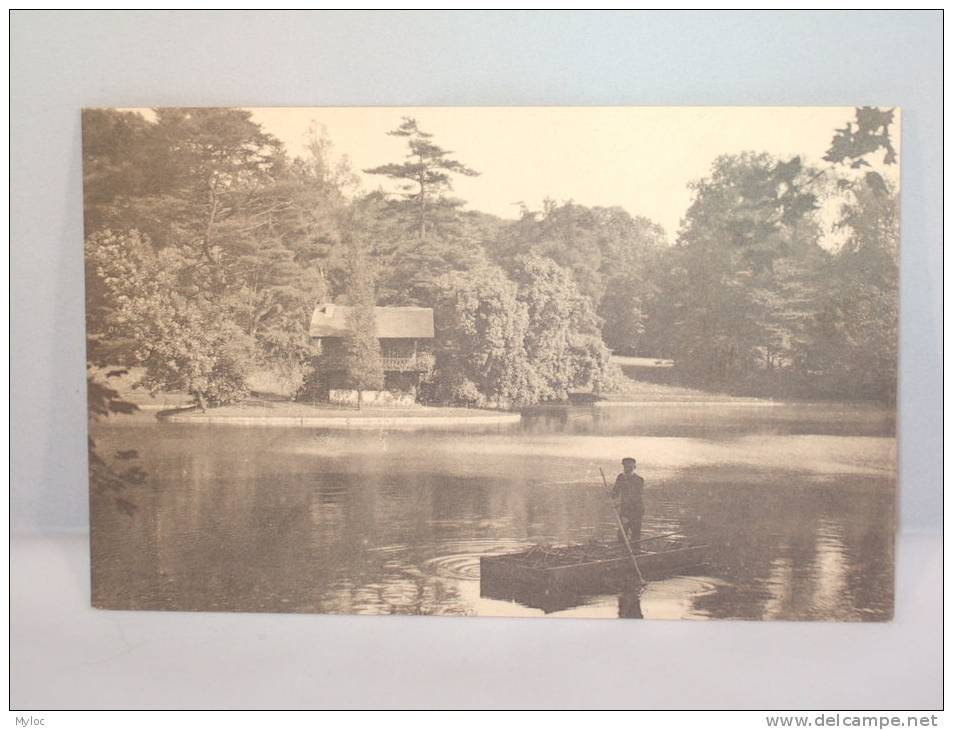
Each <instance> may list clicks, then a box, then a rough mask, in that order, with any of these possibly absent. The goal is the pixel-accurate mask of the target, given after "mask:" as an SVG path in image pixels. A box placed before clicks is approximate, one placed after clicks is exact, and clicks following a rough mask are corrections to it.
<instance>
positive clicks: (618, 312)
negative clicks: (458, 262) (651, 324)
mask: <svg viewBox="0 0 953 730" xmlns="http://www.w3.org/2000/svg"><path fill="white" fill-rule="evenodd" d="M487 247H488V248H489V249H490V251H491V256H493V257H494V258H495V259H496V260H497V261H498V262H500V263H501V264H502V265H503V266H504V267H505V268H507V270H509V271H513V270H514V269H515V268H516V267H517V266H518V261H519V260H520V259H521V258H523V257H525V256H528V255H533V256H541V257H544V258H547V259H550V260H552V261H553V262H555V263H556V264H558V265H559V266H561V267H563V268H566V269H568V270H569V271H571V272H572V276H573V278H574V280H575V282H576V286H577V287H578V289H579V291H580V293H581V294H583V295H585V296H587V297H588V298H589V299H590V300H591V301H592V302H593V304H594V305H595V306H596V307H597V310H598V311H599V314H600V315H601V316H602V317H603V326H602V334H603V337H604V339H605V341H606V343H607V344H608V345H609V347H611V348H613V349H618V350H632V349H635V348H636V347H637V346H638V340H639V336H640V335H641V333H642V321H641V320H642V319H644V314H642V312H643V310H644V309H645V307H646V306H647V304H646V301H647V299H648V298H649V297H650V296H651V295H652V293H653V287H652V286H651V284H650V283H649V282H648V280H647V277H648V276H649V272H650V269H651V267H652V266H653V265H654V263H655V261H656V260H657V259H658V256H659V255H660V253H661V252H662V251H663V250H664V249H665V248H666V242H665V234H664V231H663V230H662V228H661V227H660V226H658V225H657V224H655V223H652V222H651V221H650V220H648V219H646V218H642V217H633V216H631V215H629V214H628V213H627V212H626V211H624V210H622V209H621V208H600V207H596V208H587V207H585V206H581V205H577V204H575V203H572V202H568V203H564V204H562V205H558V204H556V203H555V201H552V200H547V201H545V202H544V206H543V210H542V211H540V212H534V211H531V210H529V209H526V208H524V210H523V215H522V217H521V218H520V220H518V221H516V222H515V223H513V224H511V225H509V226H508V227H506V228H504V229H503V230H502V231H501V233H500V234H499V236H498V237H497V239H496V241H495V242H493V243H491V244H488V245H487Z"/></svg>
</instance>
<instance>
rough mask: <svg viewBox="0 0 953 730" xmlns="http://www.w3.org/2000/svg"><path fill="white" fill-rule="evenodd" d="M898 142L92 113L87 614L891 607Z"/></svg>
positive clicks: (857, 127) (854, 126) (713, 122)
mask: <svg viewBox="0 0 953 730" xmlns="http://www.w3.org/2000/svg"><path fill="white" fill-rule="evenodd" d="M899 140H900V110H899V109H896V108H887V107H879V108H873V107H849V106H848V107H818V108H807V107H803V108H802V107H796V108H795V107H792V108H777V107H772V108H754V107H737V108H716V107H710V108H709V107H699V108H690V107H679V108H662V107H659V108H626V107H616V108H584V107H583V108H545V107H544V108H534V107H523V108H248V109H238V108H235V109H231V108H154V109H87V110H85V111H84V112H83V164H84V169H83V172H84V184H85V191H84V198H85V200H84V202H85V257H86V272H87V275H86V294H87V301H86V307H87V376H88V385H89V415H90V423H89V428H90V521H91V525H90V526H91V536H92V537H91V539H92V603H93V605H94V606H97V607H101V608H110V609H149V610H154V609H168V610H196V611H261V612H313V613H357V614H432V615H468V616H470V615H473V616H576V617H605V618H609V617H623V618H647V619H755V620H769V619H782V620H824V621H885V620H889V619H891V618H892V616H893V606H894V526H895V520H896V483H897V479H896V477H897V472H896V453H897V450H896V419H895V409H896V380H897V304H898V290H897V288H898V248H899V207H898V201H899V182H900V159H899V155H900V142H899Z"/></svg>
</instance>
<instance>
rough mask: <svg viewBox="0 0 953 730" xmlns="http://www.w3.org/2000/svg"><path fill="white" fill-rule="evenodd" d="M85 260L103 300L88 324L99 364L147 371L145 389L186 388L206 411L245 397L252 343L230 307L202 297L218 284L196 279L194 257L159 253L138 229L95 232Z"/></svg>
mask: <svg viewBox="0 0 953 730" xmlns="http://www.w3.org/2000/svg"><path fill="white" fill-rule="evenodd" d="M86 258H87V267H88V277H90V278H95V280H96V281H97V282H98V286H97V289H98V290H99V291H100V292H101V301H102V302H103V303H104V304H103V306H101V307H96V306H92V307H91V308H90V309H89V311H88V319H87V321H88V324H87V327H88V329H89V332H90V334H91V335H92V340H93V342H94V343H98V344H96V346H95V347H96V349H97V357H98V358H99V359H100V360H101V361H103V362H112V363H114V364H119V365H127V366H129V365H141V366H144V367H145V370H146V373H145V376H144V378H143V380H142V382H141V384H142V386H143V387H145V388H147V389H149V391H150V392H152V393H156V392H159V391H162V390H182V391H185V392H187V393H189V394H190V395H192V396H194V397H195V399H196V401H197V402H198V404H199V405H200V406H201V407H202V408H205V407H206V406H207V405H219V404H224V403H229V402H232V401H235V400H238V399H240V398H242V397H244V396H245V395H246V394H247V391H248V389H247V384H246V379H247V376H248V373H249V370H250V369H251V366H252V364H253V362H254V344H253V341H252V340H251V339H250V338H249V337H248V335H247V334H246V333H245V332H243V331H242V330H241V328H240V327H239V326H238V325H237V324H235V321H234V319H235V318H234V312H233V311H231V310H230V308H229V306H228V304H227V303H226V302H222V301H219V300H218V299H216V298H215V297H210V296H207V295H206V294H205V293H204V292H207V291H209V290H210V289H212V287H211V286H208V285H203V281H202V280H200V279H199V280H197V279H196V278H195V271H194V269H195V263H194V261H193V260H190V259H189V258H188V257H184V256H183V255H182V254H181V253H180V252H179V251H178V250H176V249H174V248H171V247H170V248H166V249H163V250H161V251H155V250H154V249H153V247H152V246H151V244H150V243H149V242H148V240H147V239H145V238H144V237H142V236H140V235H139V234H138V233H137V232H135V231H132V232H130V233H129V234H125V235H114V234H112V233H110V232H108V231H106V232H102V233H97V234H93V235H92V236H90V237H89V238H88V239H87V243H86ZM186 283H187V285H186Z"/></svg>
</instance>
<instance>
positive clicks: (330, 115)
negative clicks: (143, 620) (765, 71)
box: [251, 107, 900, 240]
mask: <svg viewBox="0 0 953 730" xmlns="http://www.w3.org/2000/svg"><path fill="white" fill-rule="evenodd" d="M251 111H252V113H253V117H254V120H255V121H257V122H259V123H260V124H261V125H262V128H263V129H264V130H265V131H267V132H270V133H271V134H273V135H275V136H276V137H278V138H279V139H281V140H282V141H283V142H284V143H285V145H286V146H287V149H288V151H289V152H290V153H291V154H292V155H296V154H300V153H301V152H302V150H303V143H304V140H305V137H306V134H307V130H308V127H309V126H310V124H311V123H312V121H313V122H316V123H318V124H319V125H324V127H325V128H326V129H327V133H328V136H329V137H330V139H331V141H332V142H333V144H334V151H333V154H334V156H335V157H338V156H340V155H347V156H348V157H349V158H350V160H351V163H352V166H353V168H354V171H355V172H357V173H358V174H359V175H360V176H361V178H362V184H363V186H364V188H365V189H367V190H373V189H376V188H378V187H384V188H385V189H388V190H391V189H394V187H393V184H392V183H391V182H390V181H388V180H387V179H386V178H384V177H381V176H375V175H364V174H363V173H361V170H363V169H364V168H369V167H374V166H376V165H380V164H384V163H387V162H397V161H400V160H401V159H403V156H404V154H405V152H406V140H405V139H403V138H401V137H391V136H388V135H387V132H388V131H390V130H392V129H394V128H395V127H397V126H398V125H399V124H400V121H401V117H402V116H411V117H414V118H416V119H417V122H418V124H419V125H420V127H421V128H422V129H424V130H425V131H428V132H431V133H432V134H433V135H434V138H433V141H434V142H435V143H436V144H438V145H440V146H442V147H444V148H446V149H450V150H453V152H454V157H456V158H457V159H459V160H460V161H461V162H463V163H465V164H467V165H468V166H470V167H472V168H474V169H476V170H478V171H479V172H480V173H481V175H480V176H479V177H475V178H466V177H459V178H457V179H456V181H455V184H454V188H455V194H456V195H458V196H459V197H461V198H463V199H464V200H466V201H467V207H468V208H471V209H476V210H482V211H485V212H488V213H494V214H496V215H498V216H501V217H504V218H515V217H517V215H518V212H519V207H518V205H515V203H517V202H518V201H521V200H522V201H525V202H526V204H527V205H529V206H530V207H531V208H533V209H539V208H541V207H542V206H541V203H542V201H543V199H544V198H546V197H551V198H554V199H555V200H557V201H558V202H563V201H565V200H570V199H572V200H574V201H575V202H577V203H580V204H583V205H587V206H593V205H602V206H613V205H618V206H621V207H622V208H625V209H626V210H627V211H628V212H629V213H631V214H633V215H643V216H646V217H647V218H650V219H652V220H654V221H656V222H658V223H661V224H662V226H664V228H665V230H666V233H667V234H668V237H669V239H670V240H672V239H674V236H675V233H676V232H677V230H678V225H679V221H680V219H681V217H682V216H683V215H684V213H685V211H686V210H687V208H688V205H689V203H690V202H691V192H690V191H689V190H688V188H687V187H686V186H687V184H688V182H689V181H691V180H693V179H696V178H699V177H704V176H706V175H707V174H708V173H709V170H710V167H711V163H712V161H713V160H714V159H715V157H717V156H718V155H720V154H726V153H733V152H741V151H745V150H754V151H758V152H761V151H764V152H769V153H771V154H773V155H775V156H778V157H790V156H793V155H796V154H800V155H801V156H802V158H804V159H805V160H807V161H813V162H817V163H820V162H821V157H822V156H823V154H824V153H825V151H826V150H827V148H828V147H829V146H830V141H831V136H832V135H833V133H834V130H835V129H836V128H838V127H843V126H844V124H845V123H846V122H847V121H851V120H853V118H854V109H853V107H499V108H493V107H419V108H412V107H398V108H392V107H363V108H354V107H351V108H345V107H312V108H291V107H287V108H262V109H252V110H251ZM899 118H900V115H899V110H898V111H897V113H896V115H895V120H896V122H897V123H896V124H894V125H893V127H892V128H891V132H892V134H893V138H894V147H895V148H896V149H897V151H898V153H899V151H900V144H899V138H900V134H899V132H900V125H899ZM880 157H881V158H882V155H881V156H880ZM878 168H879V166H878ZM879 169H880V171H881V172H882V173H883V174H885V176H888V177H890V178H891V179H892V180H894V181H895V182H896V181H899V165H894V166H892V167H890V168H887V169H883V168H879Z"/></svg>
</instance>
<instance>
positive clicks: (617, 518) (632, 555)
mask: <svg viewBox="0 0 953 730" xmlns="http://www.w3.org/2000/svg"><path fill="white" fill-rule="evenodd" d="M599 473H600V474H602V483H603V484H604V485H605V488H606V491H607V492H609V501H610V502H612V490H610V489H609V480H608V479H606V473H605V472H604V471H602V467H599ZM612 511H613V512H614V513H615V521H616V524H617V525H619V532H621V533H622V541H623V542H624V543H625V549H626V550H628V551H629V557H630V558H631V559H632V567H634V568H635V574H636V575H637V576H639V585H643V586H644V585H645V578H643V577H642V569H641V568H640V567H639V561H638V560H636V559H635V553H634V552H632V545H631V543H629V536H628V535H627V534H626V532H625V525H623V524H622V515H621V514H620V513H619V510H618V509H617V508H616V506H615V502H612Z"/></svg>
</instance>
